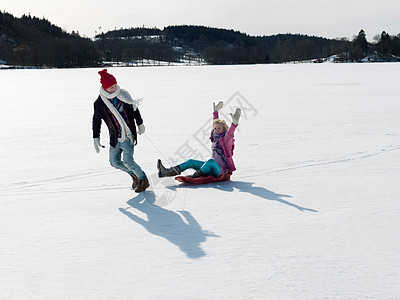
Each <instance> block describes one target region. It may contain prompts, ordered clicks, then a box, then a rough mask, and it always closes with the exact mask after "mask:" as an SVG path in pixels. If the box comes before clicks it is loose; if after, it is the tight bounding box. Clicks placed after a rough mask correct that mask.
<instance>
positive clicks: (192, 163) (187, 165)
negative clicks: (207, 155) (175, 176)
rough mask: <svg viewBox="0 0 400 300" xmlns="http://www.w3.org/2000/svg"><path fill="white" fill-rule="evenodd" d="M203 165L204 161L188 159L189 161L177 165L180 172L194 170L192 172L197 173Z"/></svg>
mask: <svg viewBox="0 0 400 300" xmlns="http://www.w3.org/2000/svg"><path fill="white" fill-rule="evenodd" d="M203 164H204V161H201V160H195V159H189V160H187V161H185V162H184V163H181V164H180V165H179V169H180V170H181V172H183V171H185V170H187V169H194V170H196V171H198V170H200V168H201V166H202V165H203Z"/></svg>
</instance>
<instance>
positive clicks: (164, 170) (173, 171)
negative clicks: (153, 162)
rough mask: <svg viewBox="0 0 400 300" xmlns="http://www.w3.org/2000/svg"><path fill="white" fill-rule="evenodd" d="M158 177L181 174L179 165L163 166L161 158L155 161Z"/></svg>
mask: <svg viewBox="0 0 400 300" xmlns="http://www.w3.org/2000/svg"><path fill="white" fill-rule="evenodd" d="M157 169H158V177H160V178H162V177H170V176H175V175H179V174H181V169H180V168H179V166H175V167H171V168H168V169H167V168H165V167H164V166H163V164H162V162H161V159H159V160H158V161H157Z"/></svg>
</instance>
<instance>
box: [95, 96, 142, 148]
mask: <svg viewBox="0 0 400 300" xmlns="http://www.w3.org/2000/svg"><path fill="white" fill-rule="evenodd" d="M123 108H124V111H125V112H126V115H127V116H128V122H127V125H128V127H129V129H130V130H131V132H132V135H133V137H134V138H135V144H136V143H137V142H136V141H137V133H136V125H137V126H139V125H141V124H142V123H143V120H142V116H141V115H140V111H139V109H136V110H134V109H133V106H132V105H131V104H127V103H124V107H123ZM102 120H103V121H104V122H105V123H106V125H107V127H108V132H109V135H110V146H111V147H115V146H116V145H117V142H118V128H117V126H116V124H115V121H114V120H113V118H112V113H111V111H110V110H109V109H108V107H107V106H106V104H105V103H104V102H103V100H102V99H101V98H100V96H99V97H98V98H97V100H96V101H95V102H94V114H93V120H92V130H93V138H100V129H101V122H102ZM135 122H136V125H135Z"/></svg>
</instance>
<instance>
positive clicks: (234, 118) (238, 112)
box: [231, 108, 242, 125]
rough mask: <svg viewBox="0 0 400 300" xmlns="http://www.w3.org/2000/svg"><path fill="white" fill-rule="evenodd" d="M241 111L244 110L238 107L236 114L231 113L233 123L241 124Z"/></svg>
mask: <svg viewBox="0 0 400 300" xmlns="http://www.w3.org/2000/svg"><path fill="white" fill-rule="evenodd" d="M241 113H242V110H241V109H240V108H236V110H235V114H232V113H231V118H232V123H233V124H234V125H237V124H239V119H240V114H241Z"/></svg>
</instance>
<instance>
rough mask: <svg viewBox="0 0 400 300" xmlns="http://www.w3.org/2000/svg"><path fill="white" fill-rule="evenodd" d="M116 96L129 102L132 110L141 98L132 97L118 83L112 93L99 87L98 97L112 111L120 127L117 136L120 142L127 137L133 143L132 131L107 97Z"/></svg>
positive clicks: (139, 102) (140, 101)
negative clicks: (119, 134) (119, 135)
mask: <svg viewBox="0 0 400 300" xmlns="http://www.w3.org/2000/svg"><path fill="white" fill-rule="evenodd" d="M115 97H117V98H118V99H119V100H121V101H122V102H125V103H127V104H131V105H132V106H133V109H134V110H137V108H138V106H139V105H140V104H141V103H142V101H143V98H139V99H133V98H132V97H131V95H130V94H129V93H128V91H127V90H124V89H121V88H120V87H119V85H117V90H116V91H115V92H114V93H109V92H107V91H106V90H105V89H104V88H103V87H101V88H100V98H101V100H103V102H104V104H105V105H106V106H107V107H108V109H109V110H110V111H111V112H112V114H113V115H114V116H115V118H116V119H117V121H118V123H119V125H120V127H121V137H120V138H118V141H119V142H120V143H122V142H124V141H125V139H126V138H127V137H128V138H129V139H130V140H131V141H132V143H133V144H134V143H135V139H134V137H133V136H132V132H131V130H130V129H129V127H128V125H127V124H126V122H125V120H124V118H122V116H121V114H120V113H119V112H118V110H117V109H116V108H115V106H114V105H113V104H112V103H111V101H110V100H109V99H114V98H115Z"/></svg>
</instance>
